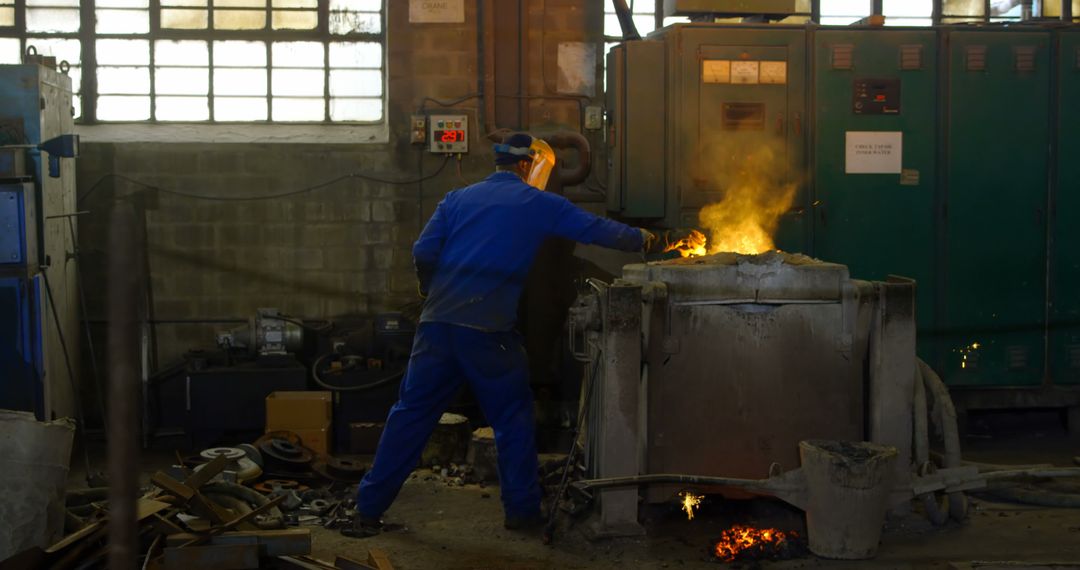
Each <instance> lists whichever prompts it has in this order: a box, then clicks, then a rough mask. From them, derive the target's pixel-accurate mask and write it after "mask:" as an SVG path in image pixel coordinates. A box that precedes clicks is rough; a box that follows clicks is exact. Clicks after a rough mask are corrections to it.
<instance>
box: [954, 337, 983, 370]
mask: <svg viewBox="0 0 1080 570" xmlns="http://www.w3.org/2000/svg"><path fill="white" fill-rule="evenodd" d="M980 348H982V345H981V344H979V343H977V342H973V343H971V344H969V345H968V346H965V347H963V348H960V349H958V350H957V352H959V353H960V368H964V369H966V368H967V367H968V364H973V363H974V361H975V359H976V358H977V356H978V355H977V354H975V353H976V352H977V351H978V350H979V349H980ZM969 356H970V357H971V360H968V357H969Z"/></svg>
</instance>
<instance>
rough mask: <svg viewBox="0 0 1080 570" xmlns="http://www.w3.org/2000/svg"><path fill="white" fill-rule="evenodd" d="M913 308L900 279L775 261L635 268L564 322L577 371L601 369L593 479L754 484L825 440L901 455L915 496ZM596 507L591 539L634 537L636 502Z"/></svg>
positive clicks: (620, 495) (601, 286) (621, 499)
mask: <svg viewBox="0 0 1080 570" xmlns="http://www.w3.org/2000/svg"><path fill="white" fill-rule="evenodd" d="M914 304H915V301H914V283H913V282H911V281H909V280H900V279H895V280H893V281H891V282H868V281H857V280H852V279H851V278H850V277H849V276H848V270H847V268H846V267H844V266H842V265H837V264H833V263H824V262H821V261H817V260H814V259H811V258H808V257H805V256H802V255H792V254H782V253H776V252H772V253H766V254H762V255H751V256H744V255H737V254H730V253H728V254H718V255H714V256H708V257H702V258H696V259H679V260H674V261H666V262H653V263H648V264H637V265H628V266H626V268H625V269H624V271H623V277H622V279H618V280H616V281H615V282H614V283H612V284H605V283H600V282H593V290H592V291H590V292H589V293H587V294H583V295H582V296H581V297H579V299H578V302H577V304H576V306H575V308H574V309H573V310H572V312H571V327H572V329H573V331H575V332H574V335H573V336H574V337H575V338H576V339H577V341H576V342H575V344H577V345H578V351H579V353H580V355H581V357H582V358H583V359H586V360H588V361H590V362H596V363H600V364H598V365H597V367H598V368H599V372H598V374H597V376H596V380H595V382H594V383H593V386H592V388H591V389H592V390H594V392H592V398H591V403H592V405H591V409H590V410H589V414H588V417H589V421H588V424H587V433H588V438H587V442H588V443H587V446H586V451H587V457H586V459H587V469H588V471H589V474H590V476H592V477H600V478H609V477H620V476H637V475H649V474H663V473H672V474H675V473H677V474H687V475H696V476H717V477H736V478H749V479H758V478H762V477H765V476H766V475H767V474H769V473H770V472H773V471H775V470H776V465H779V466H780V467H782V468H784V469H791V468H794V467H795V466H796V465H798V446H799V442H800V441H801V440H804V439H807V438H828V439H838V440H845V441H872V442H875V443H880V444H885V445H890V446H894V447H896V448H897V449H898V450H899V458H898V461H897V467H896V474H895V475H896V477H897V478H896V481H897V482H898V483H899V484H902V483H904V482H906V481H908V480H909V478H910V467H909V465H910V463H911V440H912V420H911V418H912V400H913V395H914V379H915V377H916V373H915V365H916V358H915V323H914ZM643 339H644V340H643ZM702 438H706V439H707V440H708V442H709V445H700V443H701V441H702ZM678 490H679V488H672V487H671V486H666V487H665V486H651V487H650V488H649V489H648V492H647V493H645V494H644V496H645V498H646V501H648V502H661V501H665V500H669V499H670V498H671V497H672V495H673V494H674V493H675V492H677V491H678ZM716 491H718V492H729V491H730V490H725V489H716ZM599 499H600V507H601V512H600V526H599V528H597V529H595V530H596V531H597V532H598V533H599V534H624V533H627V532H631V533H632V532H634V530H635V529H636V528H637V525H638V522H637V520H638V512H637V510H638V491H637V490H636V489H629V490H626V489H610V490H605V491H601V495H600V498H599Z"/></svg>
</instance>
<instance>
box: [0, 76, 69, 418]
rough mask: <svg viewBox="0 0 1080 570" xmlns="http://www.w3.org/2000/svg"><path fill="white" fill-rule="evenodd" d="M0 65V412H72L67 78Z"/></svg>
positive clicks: (46, 414) (48, 414) (40, 414)
mask: <svg viewBox="0 0 1080 570" xmlns="http://www.w3.org/2000/svg"><path fill="white" fill-rule="evenodd" d="M55 67H56V66H55V63H54V65H52V66H48V65H39V64H37V63H32V64H26V65H0V370H2V371H3V382H2V383H0V408H8V409H14V410H25V411H31V412H34V413H35V414H36V415H37V417H38V418H39V419H48V418H55V417H63V416H69V417H70V416H73V415H75V413H76V406H77V402H76V395H75V393H74V392H73V387H74V386H75V385H76V384H77V382H78V378H75V377H74V375H75V374H76V373H77V371H78V370H79V365H80V360H79V346H80V344H81V343H80V341H79V336H80V334H79V331H80V329H79V326H78V324H79V315H78V308H79V303H78V299H79V297H78V294H77V288H76V271H77V268H76V261H75V258H74V256H73V253H74V252H75V243H74V240H75V235H76V227H77V221H76V219H75V218H74V216H75V215H76V208H75V164H74V161H71V160H60V158H61V157H63V156H75V155H77V154H78V139H77V137H75V136H73V135H71V134H70V133H71V132H72V131H73V129H74V119H73V117H72V87H71V78H70V77H68V76H67V75H66V74H65V73H62V72H61V71H58V70H57V69H55Z"/></svg>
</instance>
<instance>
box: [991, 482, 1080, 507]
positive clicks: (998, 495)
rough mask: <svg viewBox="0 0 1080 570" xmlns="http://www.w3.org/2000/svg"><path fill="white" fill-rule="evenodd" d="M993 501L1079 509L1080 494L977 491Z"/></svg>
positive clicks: (1033, 490) (1019, 489) (1014, 489)
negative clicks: (1000, 500)
mask: <svg viewBox="0 0 1080 570" xmlns="http://www.w3.org/2000/svg"><path fill="white" fill-rule="evenodd" d="M978 494H979V495H983V496H986V497H989V498H993V499H1002V500H1005V501H1009V502H1012V503H1022V504H1025V505H1033V506H1037V507H1053V508H1062V509H1080V494H1077V493H1065V492H1062V491H1047V490H1045V489H1036V488H1033V487H1027V486H1024V487H999V488H991V489H984V490H980V491H978Z"/></svg>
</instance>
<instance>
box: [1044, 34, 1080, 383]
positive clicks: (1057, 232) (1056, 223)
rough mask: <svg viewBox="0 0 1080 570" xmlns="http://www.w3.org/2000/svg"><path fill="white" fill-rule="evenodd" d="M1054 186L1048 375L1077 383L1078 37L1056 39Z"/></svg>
mask: <svg viewBox="0 0 1080 570" xmlns="http://www.w3.org/2000/svg"><path fill="white" fill-rule="evenodd" d="M1056 39H1057V44H1058V48H1059V49H1058V52H1057V53H1058V57H1057V63H1058V75H1057V113H1058V120H1057V141H1058V146H1057V165H1058V170H1057V180H1056V184H1055V186H1054V200H1053V205H1054V207H1053V218H1052V231H1051V234H1050V235H1051V253H1050V268H1051V273H1050V275H1051V278H1050V295H1051V298H1050V311H1049V314H1050V322H1049V342H1050V351H1049V353H1050V372H1051V378H1053V381H1054V383H1055V384H1077V383H1080V223H1077V217H1076V216H1077V213H1078V212H1080V31H1069V32H1061V33H1059V34H1058V35H1057V38H1056Z"/></svg>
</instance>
